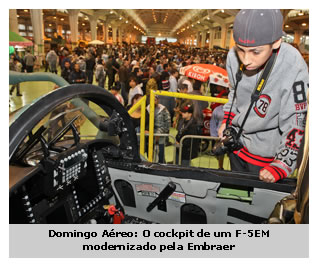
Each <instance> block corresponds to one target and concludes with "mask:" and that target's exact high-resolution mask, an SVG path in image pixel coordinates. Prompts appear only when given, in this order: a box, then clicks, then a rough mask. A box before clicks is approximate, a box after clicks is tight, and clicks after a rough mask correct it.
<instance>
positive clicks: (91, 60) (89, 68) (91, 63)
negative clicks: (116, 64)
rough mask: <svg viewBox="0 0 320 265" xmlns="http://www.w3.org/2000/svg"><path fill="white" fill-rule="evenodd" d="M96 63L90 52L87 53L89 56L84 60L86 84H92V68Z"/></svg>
mask: <svg viewBox="0 0 320 265" xmlns="http://www.w3.org/2000/svg"><path fill="white" fill-rule="evenodd" d="M95 65H96V61H95V59H94V56H93V55H92V54H90V55H89V58H88V59H87V60H86V74H87V78H88V84H92V81H93V69H94V66H95Z"/></svg>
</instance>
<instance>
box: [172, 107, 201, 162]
mask: <svg viewBox="0 0 320 265" xmlns="http://www.w3.org/2000/svg"><path fill="white" fill-rule="evenodd" d="M193 109H194V107H193V105H192V103H190V102H185V103H183V104H182V105H181V108H180V112H181V116H182V121H181V122H180V123H179V126H178V128H177V129H178V134H177V136H176V140H177V145H178V147H177V149H176V164H178V162H179V145H180V144H181V139H182V137H183V136H185V135H197V134H198V129H197V121H196V120H195V118H194V117H193ZM199 145H200V140H199V139H190V138H189V139H186V140H184V141H183V146H182V154H181V165H183V166H189V163H190V160H191V159H193V158H196V157H197V156H198V150H199Z"/></svg>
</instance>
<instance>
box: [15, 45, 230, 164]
mask: <svg viewBox="0 0 320 265" xmlns="http://www.w3.org/2000/svg"><path fill="white" fill-rule="evenodd" d="M12 61H13V62H14V63H12V67H11V66H10V70H14V71H22V72H33V68H34V64H35V61H36V58H35V57H34V56H33V55H31V53H30V52H27V53H26V55H25V56H24V58H19V57H17V56H16V55H12ZM198 63H204V64H214V65H218V66H220V67H222V68H225V63H226V52H225V51H222V50H213V51H212V50H211V51H209V50H208V49H198V48H189V47H188V48H187V47H184V46H181V47H177V46H172V45H152V46H150V45H145V44H130V45H128V44H123V45H113V46H112V45H106V46H98V47H95V46H91V47H87V48H81V47H77V48H75V49H74V50H72V51H71V50H69V49H68V48H67V47H61V48H60V49H57V48H55V49H54V48H52V49H50V50H49V51H48V52H47V53H46V56H45V58H44V60H43V62H42V64H43V66H44V71H45V72H47V71H49V72H51V73H54V74H60V75H61V77H63V78H64V79H65V80H66V81H67V82H69V83H70V84H78V83H88V84H93V83H95V84H97V85H98V86H100V87H102V88H105V89H107V90H108V91H109V92H111V93H112V94H113V95H114V96H115V97H116V99H117V100H118V101H119V102H120V103H121V104H122V105H124V106H125V107H126V108H127V109H130V107H132V106H133V105H134V104H135V103H136V102H137V101H138V100H139V99H140V98H141V97H142V96H144V95H147V106H148V105H149V96H150V91H151V90H164V91H169V92H180V93H189V94H194V95H203V94H204V89H203V83H201V82H200V81H197V80H194V79H192V78H187V77H186V76H180V75H179V70H180V68H181V67H184V66H187V65H191V64H198ZM15 64H18V65H19V66H20V68H19V67H16V66H13V65H15ZM10 65H11V64H10ZM59 68H60V71H58V70H59ZM94 81H95V82H94ZM14 88H15V87H12V88H11V91H10V93H11V94H12V91H13V89H14ZM17 89H19V87H18V88H17ZM18 92H19V91H18ZM18 92H17V95H21V94H20V92H19V93H18ZM210 92H211V94H212V93H214V92H215V90H214V89H212V88H211V89H210ZM215 95H216V94H215ZM155 104H156V105H155V128H154V133H156V134H167V133H169V128H170V127H174V128H176V129H177V130H178V131H181V128H182V127H183V128H184V129H185V128H186V126H185V125H183V124H184V118H183V116H185V115H184V114H182V111H183V110H182V111H181V106H184V105H185V104H187V105H189V106H191V108H190V109H192V110H193V114H192V119H191V122H189V123H188V124H189V125H188V126H190V125H191V124H192V127H193V123H194V125H195V126H196V128H197V130H196V131H195V133H196V134H201V128H202V126H203V114H202V110H203V109H205V108H207V107H208V103H207V102H200V101H196V100H193V101H192V100H191V101H190V100H180V99H175V98H170V97H164V96H162V97H161V96H160V97H157V98H156V100H155ZM149 109H150V106H148V107H147V115H148V114H149ZM140 116H141V113H140V110H139V109H138V110H137V111H136V112H135V113H133V114H132V117H133V119H134V120H135V125H136V130H137V132H139V130H140ZM146 120H147V121H148V119H146ZM188 120H189V119H188ZM188 126H187V127H188ZM146 129H147V130H148V124H146ZM186 132H188V131H186ZM182 136H183V135H182ZM156 144H157V146H158V149H157V150H158V151H159V152H158V161H159V162H165V159H164V146H165V144H167V143H166V142H165V141H164V138H160V137H156ZM196 144H198V143H197V141H194V143H193V149H194V150H198V148H197V147H196V146H195V145H196ZM187 145H188V142H186V146H187ZM184 148H186V147H184ZM188 148H190V147H188ZM194 156H195V151H193V155H192V157H194ZM184 160H185V159H183V161H184ZM183 163H185V162H183Z"/></svg>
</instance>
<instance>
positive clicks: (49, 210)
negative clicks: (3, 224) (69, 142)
mask: <svg viewBox="0 0 320 265" xmlns="http://www.w3.org/2000/svg"><path fill="white" fill-rule="evenodd" d="M39 167H41V168H42V169H40V170H33V171H31V172H33V175H32V177H30V178H28V177H27V178H26V179H27V180H26V181H25V182H24V183H23V184H22V185H17V186H18V188H16V189H15V187H13V189H12V194H11V196H10V223H21V222H22V223H78V222H85V220H83V218H89V216H90V218H94V216H92V214H90V212H91V211H92V210H93V209H95V208H96V207H98V206H101V208H102V205H103V204H107V203H108V202H107V201H108V199H107V198H108V196H109V195H110V194H109V192H110V190H109V189H108V185H109V182H110V177H109V172H108V169H107V167H106V164H105V160H104V156H103V153H102V150H101V149H100V148H96V147H95V145H94V141H93V144H92V145H90V143H88V144H83V143H82V144H78V145H77V146H75V147H72V148H70V149H69V150H67V151H66V152H63V153H61V154H58V155H56V156H55V157H48V158H46V159H44V160H43V161H42V162H41V165H40V164H39ZM20 184H21V183H20ZM12 205H14V207H12Z"/></svg>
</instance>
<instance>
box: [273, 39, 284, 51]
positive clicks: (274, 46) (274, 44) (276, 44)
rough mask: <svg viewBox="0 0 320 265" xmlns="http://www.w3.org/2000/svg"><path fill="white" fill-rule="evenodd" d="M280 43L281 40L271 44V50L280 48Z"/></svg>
mask: <svg viewBox="0 0 320 265" xmlns="http://www.w3.org/2000/svg"><path fill="white" fill-rule="evenodd" d="M281 41H282V39H281V38H280V39H278V40H276V41H275V42H274V43H273V44H272V49H273V50H276V49H278V48H279V47H280V45H281Z"/></svg>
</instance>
